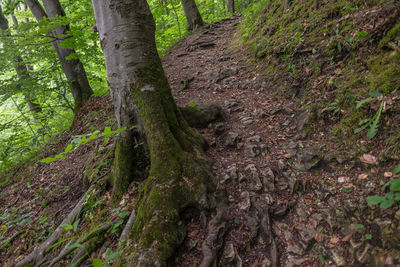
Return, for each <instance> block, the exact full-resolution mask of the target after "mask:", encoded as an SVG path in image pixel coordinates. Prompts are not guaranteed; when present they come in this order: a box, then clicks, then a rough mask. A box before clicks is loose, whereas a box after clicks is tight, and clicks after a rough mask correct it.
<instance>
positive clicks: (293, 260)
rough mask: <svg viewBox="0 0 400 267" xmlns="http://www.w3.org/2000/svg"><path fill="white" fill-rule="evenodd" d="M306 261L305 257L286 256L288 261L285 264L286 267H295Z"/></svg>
mask: <svg viewBox="0 0 400 267" xmlns="http://www.w3.org/2000/svg"><path fill="white" fill-rule="evenodd" d="M306 260H307V258H306V257H295V256H293V255H288V259H287V262H286V265H285V266H287V267H295V266H300V265H301V264H303V262H305V261H306Z"/></svg>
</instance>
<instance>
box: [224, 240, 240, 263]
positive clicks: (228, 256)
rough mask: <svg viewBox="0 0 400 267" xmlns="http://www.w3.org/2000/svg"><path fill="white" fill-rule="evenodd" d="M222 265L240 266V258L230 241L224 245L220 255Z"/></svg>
mask: <svg viewBox="0 0 400 267" xmlns="http://www.w3.org/2000/svg"><path fill="white" fill-rule="evenodd" d="M222 261H223V266H227V267H242V265H243V263H242V259H241V258H240V257H239V254H238V252H237V250H236V248H235V247H234V245H233V244H232V243H231V242H228V243H227V244H226V245H225V247H224V252H223V255H222Z"/></svg>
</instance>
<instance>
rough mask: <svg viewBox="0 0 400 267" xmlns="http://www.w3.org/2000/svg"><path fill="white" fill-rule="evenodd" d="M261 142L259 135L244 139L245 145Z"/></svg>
mask: <svg viewBox="0 0 400 267" xmlns="http://www.w3.org/2000/svg"><path fill="white" fill-rule="evenodd" d="M259 142H261V137H260V136H259V135H255V136H252V137H249V138H247V139H246V143H259Z"/></svg>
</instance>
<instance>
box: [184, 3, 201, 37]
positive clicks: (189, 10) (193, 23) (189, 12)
mask: <svg viewBox="0 0 400 267" xmlns="http://www.w3.org/2000/svg"><path fill="white" fill-rule="evenodd" d="M181 3H182V7H183V12H184V13H185V16H186V20H187V22H188V29H189V30H190V31H192V30H196V29H197V28H199V27H201V26H203V25H204V22H203V19H202V18H201V15H200V12H199V10H198V8H197V5H196V2H195V1H194V0H181Z"/></svg>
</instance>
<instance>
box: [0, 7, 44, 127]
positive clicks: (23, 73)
mask: <svg viewBox="0 0 400 267" xmlns="http://www.w3.org/2000/svg"><path fill="white" fill-rule="evenodd" d="M11 17H12V20H13V22H14V24H15V25H18V21H17V19H16V17H15V16H13V15H11ZM0 29H1V30H7V29H8V20H7V19H6V17H5V16H4V15H3V11H2V8H1V6H0ZM14 60H15V62H16V65H15V67H14V68H15V71H16V73H17V75H18V78H19V80H20V82H22V83H25V82H27V81H29V80H31V78H30V75H29V72H28V67H27V66H26V65H25V64H24V61H23V59H22V57H21V56H20V55H17V56H15V57H14ZM24 96H25V100H26V101H27V103H28V107H29V110H30V112H31V114H32V116H33V118H34V119H35V121H37V116H38V115H39V113H40V112H42V108H41V107H40V105H39V104H38V103H37V100H36V98H35V96H34V95H32V94H30V93H29V92H24Z"/></svg>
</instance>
